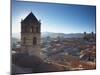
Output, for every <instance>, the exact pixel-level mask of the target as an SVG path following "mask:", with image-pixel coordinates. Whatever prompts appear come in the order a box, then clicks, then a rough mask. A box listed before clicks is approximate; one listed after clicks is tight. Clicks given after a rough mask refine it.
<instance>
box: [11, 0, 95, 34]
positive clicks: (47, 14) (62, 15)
mask: <svg viewBox="0 0 100 75" xmlns="http://www.w3.org/2000/svg"><path fill="white" fill-rule="evenodd" d="M30 12H33V14H34V15H35V16H36V17H37V19H38V20H41V32H55V33H84V32H87V33H89V32H95V26H96V7H95V6H86V5H72V4H56V3H36V2H23V1H21V2H20V1H15V0H12V33H20V32H21V23H20V22H21V19H25V17H26V16H27V15H28V14H29V13H30Z"/></svg>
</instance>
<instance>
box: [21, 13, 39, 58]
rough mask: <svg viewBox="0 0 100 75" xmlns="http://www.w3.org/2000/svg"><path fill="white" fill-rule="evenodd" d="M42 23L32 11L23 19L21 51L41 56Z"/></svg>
mask: <svg viewBox="0 0 100 75" xmlns="http://www.w3.org/2000/svg"><path fill="white" fill-rule="evenodd" d="M40 26H41V23H40V21H38V19H37V18H36V17H35V16H34V14H33V13H32V12H31V13H30V14H29V15H28V16H27V17H26V18H25V19H24V20H21V49H22V50H21V52H22V53H28V54H29V55H36V56H38V57H40V35H41V32H40V28H41V27H40Z"/></svg>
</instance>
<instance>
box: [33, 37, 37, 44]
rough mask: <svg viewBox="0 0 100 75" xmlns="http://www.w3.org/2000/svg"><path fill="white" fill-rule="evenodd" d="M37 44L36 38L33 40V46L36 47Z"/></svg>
mask: <svg viewBox="0 0 100 75" xmlns="http://www.w3.org/2000/svg"><path fill="white" fill-rule="evenodd" d="M36 44H37V39H36V37H34V38H33V45H36Z"/></svg>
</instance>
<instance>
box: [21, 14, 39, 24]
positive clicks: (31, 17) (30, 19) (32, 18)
mask: <svg viewBox="0 0 100 75" xmlns="http://www.w3.org/2000/svg"><path fill="white" fill-rule="evenodd" d="M23 22H31V23H39V21H38V19H37V18H36V17H35V15H34V14H33V13H32V12H31V13H29V15H28V16H27V17H26V18H25V19H24V20H23Z"/></svg>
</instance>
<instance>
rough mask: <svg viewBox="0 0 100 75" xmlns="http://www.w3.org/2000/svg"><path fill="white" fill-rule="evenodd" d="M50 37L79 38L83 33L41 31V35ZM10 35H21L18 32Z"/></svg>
mask: <svg viewBox="0 0 100 75" xmlns="http://www.w3.org/2000/svg"><path fill="white" fill-rule="evenodd" d="M48 36H49V37H51V38H56V37H58V36H59V37H64V38H81V37H83V36H84V34H83V33H70V34H65V33H53V32H42V33H41V37H48ZM12 37H14V38H17V39H20V38H21V35H20V33H12Z"/></svg>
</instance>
